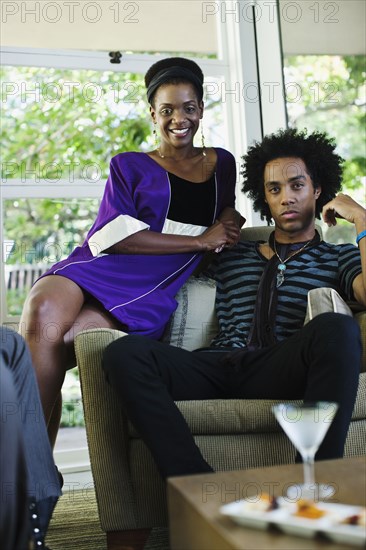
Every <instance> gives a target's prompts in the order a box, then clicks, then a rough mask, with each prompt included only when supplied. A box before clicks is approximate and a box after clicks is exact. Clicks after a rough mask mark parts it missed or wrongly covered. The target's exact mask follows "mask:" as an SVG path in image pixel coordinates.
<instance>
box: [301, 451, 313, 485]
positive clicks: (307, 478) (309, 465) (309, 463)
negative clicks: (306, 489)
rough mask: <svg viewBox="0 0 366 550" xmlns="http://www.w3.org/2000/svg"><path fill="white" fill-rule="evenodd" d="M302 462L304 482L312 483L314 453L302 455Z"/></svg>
mask: <svg viewBox="0 0 366 550" xmlns="http://www.w3.org/2000/svg"><path fill="white" fill-rule="evenodd" d="M302 460H303V463H304V482H305V484H306V485H309V486H311V485H314V483H315V476H314V454H306V455H303V456H302Z"/></svg>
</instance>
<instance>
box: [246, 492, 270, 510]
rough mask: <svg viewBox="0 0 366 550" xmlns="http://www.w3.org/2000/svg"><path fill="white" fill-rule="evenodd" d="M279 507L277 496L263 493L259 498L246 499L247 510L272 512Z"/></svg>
mask: <svg viewBox="0 0 366 550" xmlns="http://www.w3.org/2000/svg"><path fill="white" fill-rule="evenodd" d="M276 508H278V501H277V499H276V497H274V496H271V495H269V494H268V493H263V494H262V495H261V496H260V498H259V499H257V500H255V501H254V500H253V501H249V500H246V501H245V510H253V511H254V512H271V511H272V510H276Z"/></svg>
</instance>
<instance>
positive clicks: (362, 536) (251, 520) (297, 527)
mask: <svg viewBox="0 0 366 550" xmlns="http://www.w3.org/2000/svg"><path fill="white" fill-rule="evenodd" d="M277 501H278V504H279V508H277V509H276V510H271V511H269V512H261V511H258V510H253V509H252V508H251V504H252V503H251V502H250V501H247V500H239V501H236V502H231V503H230V504H225V505H224V506H221V508H220V512H221V514H223V515H225V516H228V517H230V518H231V519H232V520H233V521H235V522H236V523H238V524H239V525H244V526H246V527H253V528H255V529H267V528H268V527H269V526H271V525H275V526H276V527H277V528H279V529H280V530H281V531H283V532H284V533H287V534H289V535H295V536H301V537H308V538H311V537H314V536H315V535H316V534H318V533H321V534H322V535H325V536H326V537H327V538H329V539H330V540H332V541H334V542H338V543H340V544H352V545H356V546H363V547H364V546H365V545H366V527H364V526H360V525H345V524H342V523H341V521H342V520H343V519H345V518H347V517H349V516H353V515H356V514H359V513H360V512H361V510H362V507H361V506H348V505H346V504H336V503H331V502H318V503H317V507H318V508H320V509H321V510H324V511H326V514H325V515H324V516H322V517H321V518H319V519H308V518H303V517H298V516H295V515H294V514H295V511H296V504H295V503H292V502H289V501H288V500H286V499H284V498H279V499H277Z"/></svg>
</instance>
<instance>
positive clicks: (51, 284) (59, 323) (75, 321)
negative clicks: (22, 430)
mask: <svg viewBox="0 0 366 550" xmlns="http://www.w3.org/2000/svg"><path fill="white" fill-rule="evenodd" d="M102 327H103V328H116V329H120V330H123V329H124V328H123V326H122V325H121V324H120V323H119V322H118V321H117V320H116V319H115V318H114V317H113V316H112V315H111V314H110V313H109V312H108V311H106V310H105V309H104V308H103V306H102V305H101V304H100V303H99V302H98V301H96V300H94V299H88V301H87V302H85V296H84V293H83V291H82V289H81V288H80V287H79V286H78V285H77V284H76V283H74V282H73V281H71V280H70V279H67V278H66V277H60V276H58V275H51V276H47V277H44V278H43V279H40V280H39V281H37V283H36V284H35V285H34V286H33V288H32V290H31V291H30V293H29V296H28V297H27V300H26V302H25V304H24V308H23V314H22V318H21V321H20V332H21V333H22V335H23V336H24V337H25V339H26V341H27V343H28V345H29V347H30V351H31V354H32V360H33V363H34V366H35V369H36V375H37V380H38V385H39V389H40V394H41V401H42V405H43V410H44V414H45V418H46V423H47V426H48V433H49V438H50V442H51V444H52V445H54V443H55V441H56V437H57V432H58V428H59V424H60V419H61V411H62V397H61V387H62V384H63V381H64V378H65V372H66V370H68V369H70V368H72V367H74V366H75V365H76V360H75V352H74V338H75V336H76V334H78V333H79V332H81V331H82V330H85V329H88V328H102Z"/></svg>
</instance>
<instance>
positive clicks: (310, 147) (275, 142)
mask: <svg viewBox="0 0 366 550" xmlns="http://www.w3.org/2000/svg"><path fill="white" fill-rule="evenodd" d="M335 147H336V145H335V143H334V139H332V138H329V137H328V136H327V135H326V134H325V133H321V132H313V133H311V134H309V135H307V130H306V129H305V130H297V129H295V128H290V129H287V130H279V131H278V132H276V133H273V134H270V135H268V136H265V137H264V138H263V141H262V142H261V143H259V142H255V143H254V145H252V146H251V147H249V149H248V151H247V153H246V154H245V155H244V156H243V157H242V161H243V165H242V171H241V175H242V176H243V177H244V181H243V186H242V191H243V192H244V193H246V194H247V195H248V197H249V198H250V199H252V200H253V208H254V210H255V211H256V212H260V215H261V219H262V220H263V219H266V220H267V223H268V225H269V224H270V223H271V220H272V215H271V212H270V209H269V207H268V204H267V203H266V202H265V195H264V169H265V166H266V164H267V163H268V162H270V161H272V160H274V159H277V158H285V157H296V158H300V159H302V161H303V162H304V164H305V166H306V170H307V172H308V174H309V176H310V177H311V179H312V182H313V186H314V189H316V188H318V187H321V189H322V192H321V194H320V196H319V198H318V200H317V201H316V210H315V215H316V217H317V218H320V213H321V211H322V208H323V206H324V205H325V204H326V203H327V202H329V201H330V200H331V199H333V197H335V195H336V194H337V192H338V191H339V190H340V189H341V185H342V163H343V159H342V158H341V157H340V156H339V155H337V154H336V153H335V152H334V150H335Z"/></svg>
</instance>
